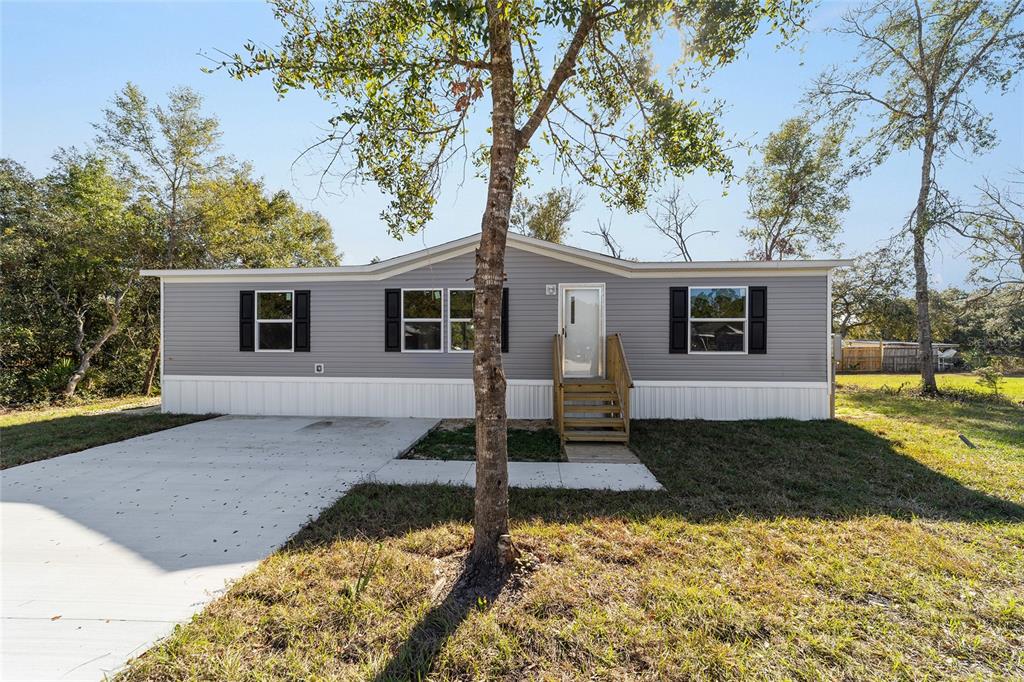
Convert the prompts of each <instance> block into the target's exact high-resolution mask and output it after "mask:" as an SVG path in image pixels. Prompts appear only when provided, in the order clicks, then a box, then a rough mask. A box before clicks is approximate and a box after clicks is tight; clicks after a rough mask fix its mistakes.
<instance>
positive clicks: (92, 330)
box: [2, 152, 157, 397]
mask: <svg viewBox="0 0 1024 682" xmlns="http://www.w3.org/2000/svg"><path fill="white" fill-rule="evenodd" d="M56 162H57V164H56V168H55V169H54V170H53V171H52V172H51V173H50V174H49V175H48V176H47V177H45V178H44V179H42V180H41V181H39V182H38V183H34V182H31V181H30V180H29V179H28V176H27V174H24V173H22V172H19V169H17V168H16V167H15V166H14V165H13V164H7V166H6V167H5V169H4V174H5V176H8V178H9V177H10V176H12V175H13V176H14V177H15V178H16V181H17V182H19V184H21V187H20V193H21V194H22V196H24V197H28V198H29V200H32V204H31V206H26V203H27V202H24V201H23V202H21V210H18V211H17V212H16V216H15V217H14V218H13V220H12V225H11V226H10V228H5V230H6V229H9V233H8V234H5V240H4V246H3V250H2V260H3V265H4V268H3V270H4V274H5V287H4V294H3V307H4V312H5V315H4V317H5V319H8V320H11V321H12V329H10V330H8V331H5V336H6V335H7V334H11V335H12V336H13V337H14V338H15V339H17V340H20V342H21V343H15V344H12V346H11V347H8V346H7V344H4V345H5V351H7V352H8V353H9V354H10V356H9V359H7V358H5V363H4V364H5V367H6V368H8V369H10V370H11V371H13V372H14V374H15V376H18V375H20V377H18V378H20V379H24V380H27V384H26V386H27V387H28V388H29V389H31V390H34V391H35V390H38V391H39V392H41V393H42V394H43V395H47V394H52V392H54V391H57V390H59V392H60V394H61V395H63V396H64V397H70V396H72V395H74V393H75V391H76V389H77V387H78V384H79V383H80V382H81V381H82V379H84V378H85V376H86V375H87V373H88V372H89V369H90V367H91V366H92V362H93V359H94V358H95V357H96V355H97V353H99V352H100V351H101V350H102V349H103V348H104V346H105V345H106V344H107V342H108V341H109V340H110V339H111V337H113V336H114V335H115V334H116V333H117V332H118V330H119V329H120V328H121V327H122V325H123V324H124V323H125V318H126V317H127V316H128V313H127V308H128V307H129V306H130V305H131V301H132V299H133V297H134V296H135V295H136V293H137V284H138V270H139V268H140V267H142V266H143V265H144V264H145V263H146V261H147V258H148V257H150V256H151V254H152V250H153V249H154V248H155V246H156V244H157V240H156V239H154V237H155V234H154V231H153V222H152V215H151V212H150V211H148V207H146V206H145V205H143V204H140V203H137V202H132V201H131V199H130V197H131V189H130V187H129V186H128V185H127V184H126V183H125V182H124V181H122V180H119V179H117V178H115V177H114V176H113V175H112V174H111V173H110V171H109V169H108V167H107V164H106V162H105V161H104V160H103V159H101V158H99V157H96V156H93V155H80V154H77V153H74V152H66V153H61V154H60V155H58V157H57V158H56ZM5 184H7V183H6V182H5ZM33 185H34V186H33ZM5 198H6V197H5ZM17 203H18V201H17V199H15V204H16V205H17ZM5 213H6V210H5ZM8 287H10V289H8ZM33 309H34V310H33ZM41 312H42V313H44V315H45V317H41V316H40V313H41ZM45 336H51V337H52V338H51V339H50V340H49V341H48V342H43V343H45V344H46V346H47V347H46V351H47V352H49V353H51V355H49V357H45V358H42V360H43V362H42V363H41V364H39V365H34V364H33V363H32V362H30V360H31V359H32V356H36V358H35V359H36V360H39V359H40V358H38V355H37V353H38V350H39V348H38V343H39V341H38V340H39V339H40V337H45ZM54 339H57V341H56V343H54ZM33 346H35V347H33ZM55 366H56V368H57V371H53V369H54V367H55ZM61 368H63V369H64V370H66V371H63V370H62V369H61ZM58 379H60V380H61V383H62V385H60V386H57V385H56V383H55V382H56V381H57V380H58ZM9 388H11V389H13V390H18V389H17V387H13V386H9ZM24 388H25V387H22V389H21V390H24Z"/></svg>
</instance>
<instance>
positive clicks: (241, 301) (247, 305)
mask: <svg viewBox="0 0 1024 682" xmlns="http://www.w3.org/2000/svg"><path fill="white" fill-rule="evenodd" d="M238 293H239V297H238V350H240V351H255V350H256V292H255V291H240V292H238Z"/></svg>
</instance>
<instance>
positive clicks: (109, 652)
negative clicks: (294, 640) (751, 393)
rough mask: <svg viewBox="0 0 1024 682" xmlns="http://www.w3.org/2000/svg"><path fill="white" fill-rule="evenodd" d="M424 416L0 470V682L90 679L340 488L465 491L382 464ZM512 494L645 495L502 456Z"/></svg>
mask: <svg viewBox="0 0 1024 682" xmlns="http://www.w3.org/2000/svg"><path fill="white" fill-rule="evenodd" d="M435 423H436V420H429V419H370V418H336V419H310V418H294V417H252V418H247V417H221V418H218V419H212V420H209V421H205V422H199V423H195V424H189V425H187V426H181V427H178V428H175V429H169V430H166V431H160V432H158V433H154V434H150V435H147V436H140V437H138V438H133V439H130V440H126V441H122V442H120V443H112V444H110V445H104V446H101V447H96V448H92V449H89V450H85V451H83V452H79V453H75V454H71V455H64V456H62V457H57V458H54V459H51V460H46V461H43V462H35V463H33V464H25V465H22V466H18V467H14V468H12V469H8V470H6V471H3V472H0V484H2V490H0V533H2V541H0V552H2V559H3V561H2V576H0V613H2V616H3V618H2V621H0V623H2V633H0V679H2V680H5V681H12V680H72V679H74V680H79V679H81V680H98V679H101V678H103V676H104V675H109V674H111V673H113V672H115V671H116V670H118V669H119V668H120V667H121V666H122V665H123V664H124V663H125V662H126V661H127V660H128V659H129V658H131V657H133V656H137V655H139V654H141V653H142V652H143V651H145V650H146V649H147V648H148V647H149V646H150V645H151V644H152V643H153V642H155V641H157V640H158V639H160V638H162V637H165V636H166V635H168V634H169V633H170V631H171V629H172V627H173V626H174V624H175V623H181V622H184V621H187V620H188V619H189V618H191V617H192V615H193V614H195V613H197V612H198V611H200V610H201V609H202V608H203V606H204V605H205V604H206V603H208V602H209V601H211V600H212V599H214V598H215V597H217V596H218V595H219V594H221V593H222V592H223V591H224V590H225V589H226V586H227V585H228V584H229V583H230V582H232V581H234V580H236V579H238V578H240V577H241V576H242V575H243V574H245V573H246V572H247V571H249V570H250V569H251V568H253V567H254V566H255V565H256V563H258V562H259V561H260V560H261V559H263V558H264V557H266V556H267V555H269V554H271V553H272V552H273V551H274V550H276V549H277V548H278V547H280V546H281V545H282V544H284V542H286V541H287V540H288V538H289V537H291V535H292V534H293V533H295V532H296V531H297V530H299V528H301V527H302V526H303V525H304V524H305V523H306V522H307V521H309V520H310V519H311V518H314V517H316V516H317V515H318V514H319V513H320V512H321V511H322V510H323V509H325V508H327V507H328V506H330V505H331V504H332V503H333V502H334V501H335V500H337V499H338V498H339V497H340V496H341V495H343V494H344V493H345V492H346V491H348V489H349V488H350V487H352V486H353V485H355V484H357V483H360V482H363V481H379V482H387V483H403V484H411V483H435V482H438V483H450V484H455V485H472V484H473V481H474V479H475V475H476V474H475V465H474V464H473V463H472V462H437V461H422V460H397V459H394V458H395V457H397V456H398V455H399V454H400V453H402V452H404V451H405V450H406V449H407V448H409V447H410V446H411V445H412V444H413V443H415V442H416V441H417V440H419V439H420V438H421V437H422V436H423V435H425V434H426V432H427V431H428V430H429V429H430V428H431V427H432V426H433V425H434V424H435ZM509 478H510V484H511V485H512V486H513V487H555V488H559V487H561V488H587V489H609V490H637V489H640V490H657V489H660V488H661V486H660V484H659V483H658V481H657V480H656V479H655V478H654V476H653V475H652V474H651V472H650V471H648V470H647V468H646V467H644V466H643V465H642V464H639V463H638V464H618V463H612V464H594V463H590V464H579V463H568V462H561V463H559V462H540V463H530V462H512V463H510V464H509Z"/></svg>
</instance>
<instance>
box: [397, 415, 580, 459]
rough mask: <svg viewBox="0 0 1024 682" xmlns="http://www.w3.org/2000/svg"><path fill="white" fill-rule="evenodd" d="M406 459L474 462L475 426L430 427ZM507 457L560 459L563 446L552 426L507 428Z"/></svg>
mask: <svg viewBox="0 0 1024 682" xmlns="http://www.w3.org/2000/svg"><path fill="white" fill-rule="evenodd" d="M405 458H406V459H440V460H458V461H473V460H475V459H476V427H475V426H474V425H473V424H469V425H467V426H460V425H457V424H455V425H450V426H449V425H446V424H442V425H441V426H439V427H437V428H435V429H433V430H431V431H430V433H428V434H427V435H426V437H425V438H423V440H421V441H420V442H419V443H417V444H416V446H415V447H413V448H412V450H410V451H409V452H408V453H406V455H405ZM508 458H509V460H510V461H513V462H561V461H562V460H563V457H562V445H561V443H559V441H558V433H556V432H555V430H554V429H552V428H522V427H516V426H515V422H512V423H511V424H509V429H508Z"/></svg>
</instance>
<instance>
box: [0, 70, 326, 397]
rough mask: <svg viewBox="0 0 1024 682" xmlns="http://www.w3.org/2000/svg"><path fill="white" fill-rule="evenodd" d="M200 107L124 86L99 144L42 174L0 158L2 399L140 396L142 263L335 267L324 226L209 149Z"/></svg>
mask: <svg viewBox="0 0 1024 682" xmlns="http://www.w3.org/2000/svg"><path fill="white" fill-rule="evenodd" d="M201 104H202V102H201V100H200V99H199V97H198V96H197V95H195V93H192V92H191V91H189V90H187V89H178V90H174V91H172V93H171V95H170V96H169V103H168V104H167V105H166V106H159V105H157V106H154V105H150V104H149V103H148V101H147V100H146V98H145V97H144V96H143V94H142V93H141V92H140V91H139V90H138V89H137V88H135V87H134V86H131V85H128V86H126V87H125V88H124V90H122V91H121V92H120V93H119V94H118V95H117V96H116V97H115V99H114V102H113V105H112V107H111V108H110V109H109V110H108V111H107V112H106V115H105V122H104V123H103V124H102V125H101V126H99V130H100V132H101V134H100V139H99V140H98V142H99V145H98V146H99V152H97V153H90V154H77V153H73V152H72V153H61V154H58V156H57V157H56V159H55V168H54V170H53V171H52V172H51V173H50V174H48V175H47V176H46V177H44V178H40V179H36V178H33V177H32V175H31V174H30V173H28V172H27V171H26V170H25V169H24V168H22V167H21V166H19V165H18V164H17V163H15V162H13V161H11V160H0V229H2V234H3V238H4V239H3V244H2V245H0V249H2V251H0V253H2V264H3V290H2V292H0V313H2V315H3V320H4V324H3V325H0V344H2V348H0V353H2V363H3V365H2V367H3V370H4V371H3V373H2V376H0V402H2V403H4V404H12V403H24V402H37V401H43V400H48V399H50V398H52V397H53V396H55V395H57V394H61V393H62V394H64V395H71V394H73V393H74V392H75V391H77V390H78V389H79V388H85V389H88V390H90V391H93V392H96V393H102V394H123V393H129V392H131V393H134V392H138V391H139V388H140V386H141V387H143V390H144V391H146V390H147V389H148V387H149V386H150V385H151V383H152V381H153V379H154V376H155V374H156V371H157V368H158V364H157V362H158V360H159V354H158V350H159V345H158V340H159V323H160V301H159V285H158V283H157V282H156V281H154V280H152V279H149V278H143V279H141V280H140V279H139V278H138V277H137V272H138V270H139V269H140V268H165V267H197V268H224V267H289V266H327V265H336V264H338V262H339V261H340V255H339V254H338V253H337V249H336V247H335V245H334V241H333V239H332V237H331V230H330V226H329V225H328V224H327V221H326V220H325V219H324V218H323V217H322V216H320V215H319V214H317V213H314V212H310V211H306V210H304V209H303V208H302V207H301V206H299V205H298V204H297V203H296V202H295V201H294V200H293V199H292V198H291V197H290V196H289V195H288V193H287V192H270V191H268V190H267V189H266V188H265V187H264V184H263V182H262V180H258V179H254V178H253V177H252V171H251V170H250V169H249V168H248V167H247V166H244V165H242V166H237V165H236V164H234V163H233V162H230V160H228V159H226V158H225V157H223V156H221V155H219V153H218V149H217V140H218V138H219V134H220V133H219V128H218V124H217V121H216V118H213V117H210V116H206V115H204V114H203V113H202V110H201Z"/></svg>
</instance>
